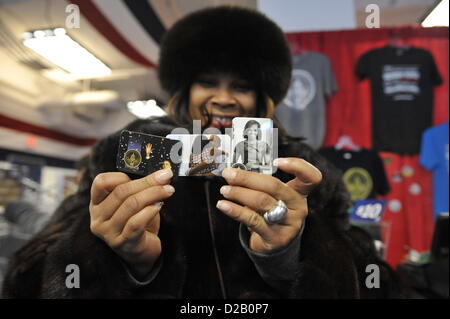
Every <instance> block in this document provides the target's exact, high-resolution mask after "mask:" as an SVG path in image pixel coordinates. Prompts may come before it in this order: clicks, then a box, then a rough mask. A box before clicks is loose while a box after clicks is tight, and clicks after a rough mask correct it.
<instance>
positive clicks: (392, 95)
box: [356, 45, 442, 154]
mask: <svg viewBox="0 0 450 319" xmlns="http://www.w3.org/2000/svg"><path fill="white" fill-rule="evenodd" d="M356 74H357V76H358V77H359V78H360V79H363V78H365V77H368V78H369V79H370V82H371V92H372V139H373V148H374V149H375V150H377V151H388V152H394V153H399V154H418V153H419V150H420V141H421V136H422V133H423V131H424V130H425V129H426V128H428V127H430V126H431V125H432V120H433V86H435V85H439V84H441V83H442V79H441V76H440V74H439V72H438V70H437V67H436V64H435V62H434V59H433V56H432V55H431V53H430V52H428V51H427V50H423V49H419V48H415V47H412V46H407V47H402V48H397V47H394V46H389V45H388V46H384V47H382V48H378V49H374V50H371V51H368V52H366V53H365V54H363V55H362V56H361V57H360V58H359V60H358V62H357V65H356Z"/></svg>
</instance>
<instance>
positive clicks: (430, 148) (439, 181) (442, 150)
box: [420, 122, 448, 217]
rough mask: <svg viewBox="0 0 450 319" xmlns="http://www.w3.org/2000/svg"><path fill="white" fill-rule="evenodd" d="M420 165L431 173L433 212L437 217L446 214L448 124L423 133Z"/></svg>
mask: <svg viewBox="0 0 450 319" xmlns="http://www.w3.org/2000/svg"><path fill="white" fill-rule="evenodd" d="M420 164H422V166H424V167H425V168H426V169H428V170H431V171H433V210H434V216H435V217H437V215H438V214H439V213H444V212H448V122H445V123H444V124H441V125H437V126H434V127H432V128H429V129H427V130H426V131H425V132H424V133H423V136H422V146H421V151H420Z"/></svg>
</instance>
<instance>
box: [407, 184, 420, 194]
mask: <svg viewBox="0 0 450 319" xmlns="http://www.w3.org/2000/svg"><path fill="white" fill-rule="evenodd" d="M409 192H410V193H411V194H413V195H419V194H420V193H421V192H422V187H420V185H419V184H417V183H413V184H411V186H409Z"/></svg>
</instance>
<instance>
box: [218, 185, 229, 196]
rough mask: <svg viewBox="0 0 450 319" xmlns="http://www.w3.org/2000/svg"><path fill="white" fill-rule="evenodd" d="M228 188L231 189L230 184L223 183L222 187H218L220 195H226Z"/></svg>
mask: <svg viewBox="0 0 450 319" xmlns="http://www.w3.org/2000/svg"><path fill="white" fill-rule="evenodd" d="M230 190H231V186H228V185H225V186H222V187H221V188H220V193H221V194H222V195H228V193H229V192H230Z"/></svg>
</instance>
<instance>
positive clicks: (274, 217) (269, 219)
mask: <svg viewBox="0 0 450 319" xmlns="http://www.w3.org/2000/svg"><path fill="white" fill-rule="evenodd" d="M287 212H288V208H287V206H286V204H285V203H284V202H283V201H282V200H279V201H278V202H277V204H276V205H275V207H273V208H272V209H270V210H269V211H267V212H265V213H264V220H265V221H266V223H267V224H269V225H272V224H276V223H278V222H279V221H281V220H282V219H283V218H284V216H286V214H287Z"/></svg>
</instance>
